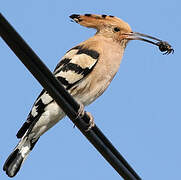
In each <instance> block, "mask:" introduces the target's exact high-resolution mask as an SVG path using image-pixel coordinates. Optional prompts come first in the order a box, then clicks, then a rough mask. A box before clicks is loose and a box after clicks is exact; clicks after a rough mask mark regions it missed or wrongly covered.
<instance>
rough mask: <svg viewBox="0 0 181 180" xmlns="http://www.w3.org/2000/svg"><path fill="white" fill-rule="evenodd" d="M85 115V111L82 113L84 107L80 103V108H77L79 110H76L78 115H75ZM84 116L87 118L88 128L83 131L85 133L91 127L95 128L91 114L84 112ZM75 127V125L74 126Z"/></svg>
mask: <svg viewBox="0 0 181 180" xmlns="http://www.w3.org/2000/svg"><path fill="white" fill-rule="evenodd" d="M84 114H85V111H84V105H83V104H82V103H80V107H79V110H78V114H77V117H81V118H82V117H83V116H84ZM86 114H87V115H88V116H89V119H90V120H89V127H88V128H87V129H86V130H85V131H86V132H87V131H89V130H90V129H91V128H92V127H94V126H95V123H94V117H93V116H92V114H91V113H90V112H86ZM74 127H75V125H74Z"/></svg>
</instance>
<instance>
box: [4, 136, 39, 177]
mask: <svg viewBox="0 0 181 180" xmlns="http://www.w3.org/2000/svg"><path fill="white" fill-rule="evenodd" d="M37 141H38V139H37V140H36V141H35V142H33V143H32V142H31V141H30V140H29V139H28V137H27V136H26V135H25V136H23V137H22V139H21V140H20V142H19V143H18V145H17V146H16V147H15V149H14V150H13V152H12V153H11V154H10V155H9V157H8V158H7V160H6V162H5V163H4V166H3V170H4V171H6V174H7V175H8V176H9V177H14V176H15V175H16V174H17V172H18V171H19V169H20V168H21V166H22V164H23V162H24V161H25V159H26V158H27V156H28V155H29V153H30V151H31V150H32V149H33V147H34V145H35V144H36V142H37Z"/></svg>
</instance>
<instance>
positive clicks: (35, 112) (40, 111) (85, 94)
mask: <svg viewBox="0 0 181 180" xmlns="http://www.w3.org/2000/svg"><path fill="white" fill-rule="evenodd" d="M70 17H71V18H72V19H74V20H75V21H76V22H78V23H80V24H81V23H82V24H81V25H83V26H87V27H91V26H90V25H91V23H92V24H93V26H92V27H93V28H96V27H99V26H100V25H101V23H103V22H104V24H102V26H101V28H102V30H103V31H102V30H101V29H98V28H97V29H98V32H97V33H96V35H95V36H93V37H91V38H90V39H88V40H86V41H84V42H82V43H80V44H79V45H78V46H76V47H74V48H72V49H70V50H69V51H68V52H67V53H66V54H65V56H64V57H63V58H62V59H61V61H60V62H59V63H58V65H57V66H56V68H55V70H54V75H55V77H56V78H57V79H58V80H59V81H60V82H61V83H62V84H63V86H64V87H65V88H66V89H67V90H68V92H69V93H70V94H71V95H72V96H73V97H74V98H75V99H76V100H77V101H78V102H79V103H80V104H83V105H88V104H90V103H91V102H93V101H94V100H95V99H96V98H97V97H99V96H100V95H101V94H102V93H103V92H104V91H105V90H106V88H107V87H108V85H109V84H110V82H111V80H112V79H113V77H114V75H115V74H116V72H117V71H118V68H119V65H120V62H121V59H122V56H123V53H124V49H125V47H126V44H127V40H123V39H121V38H120V40H119V39H116V37H119V36H117V34H116V33H117V32H115V31H114V28H115V27H117V26H120V28H121V27H122V26H123V25H124V26H125V28H124V26H123V30H124V31H125V32H131V29H130V27H129V25H127V23H124V22H123V21H122V20H120V19H118V18H116V17H113V16H107V17H106V16H105V15H104V16H101V15H100V16H98V15H87V14H85V15H82V16H79V15H72V16H70ZM99 21H100V22H101V23H99ZM99 28H100V27H99ZM115 35H116V36H115ZM64 116H65V113H64V112H63V111H62V109H61V108H60V107H59V106H58V105H57V104H56V102H55V101H54V100H53V99H52V98H51V97H50V96H49V94H48V93H47V92H46V91H45V90H43V91H42V92H41V93H40V95H39V97H38V98H37V100H36V101H35V103H34V105H33V107H32V109H31V111H30V113H29V115H28V118H27V120H26V122H25V123H24V124H23V126H22V127H21V128H20V130H19V131H18V133H17V137H18V138H20V142H19V143H18V145H17V146H16V147H15V149H14V151H13V152H12V153H11V155H10V156H9V157H8V159H7V160H6V162H5V164H4V167H3V169H4V171H6V173H7V175H8V176H9V177H13V176H15V175H16V174H17V172H18V171H19V169H20V167H21V165H22V164H23V162H24V160H25V159H26V157H27V156H28V154H29V152H30V151H31V150H32V149H33V147H34V145H35V144H36V142H37V141H38V139H39V137H40V136H41V135H42V134H43V133H45V132H46V131H47V130H48V129H49V128H51V127H52V126H53V125H55V124H56V123H57V122H58V121H59V120H61V119H62V118H63V117H64Z"/></svg>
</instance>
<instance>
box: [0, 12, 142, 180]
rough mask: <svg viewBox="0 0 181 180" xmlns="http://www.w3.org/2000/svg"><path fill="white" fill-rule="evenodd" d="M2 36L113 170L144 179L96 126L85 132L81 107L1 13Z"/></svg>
mask: <svg viewBox="0 0 181 180" xmlns="http://www.w3.org/2000/svg"><path fill="white" fill-rule="evenodd" d="M0 35H1V37H2V39H3V40H4V41H5V42H6V43H7V44H8V46H9V47H10V48H11V50H12V51H13V52H14V53H15V54H16V56H18V58H19V59H20V60H21V62H22V63H23V64H24V65H25V66H26V67H27V69H28V70H29V71H30V72H31V73H32V74H33V76H34V77H35V78H36V79H37V80H38V81H39V83H40V84H41V85H42V86H43V87H44V88H45V89H46V90H47V92H48V93H49V94H50V95H51V96H52V98H54V100H55V101H56V102H57V104H58V105H59V106H60V107H61V108H62V109H63V111H64V112H65V113H66V114H67V116H68V117H69V118H70V119H71V120H72V122H73V123H74V124H75V125H76V126H77V127H78V128H79V130H80V131H81V132H82V133H83V134H84V136H86V137H87V139H88V140H89V141H90V142H91V143H92V144H93V145H94V147H95V148H96V149H97V150H98V151H99V152H100V153H101V154H102V155H103V157H104V158H105V159H106V160H107V161H108V162H109V163H110V164H111V165H112V167H113V168H114V169H115V170H116V171H117V172H118V173H119V175H121V176H122V177H123V178H124V179H126V180H140V179H141V178H140V177H139V176H138V175H137V174H136V172H135V171H134V170H133V169H132V168H131V166H130V165H129V164H128V163H127V162H126V160H125V159H124V158H123V157H122V156H121V154H120V153H119V152H118V151H117V150H116V148H115V147H114V146H113V145H112V144H111V142H110V141H109V140H108V139H107V138H106V137H105V135H104V134H103V133H102V132H101V131H100V129H99V128H98V127H97V126H96V125H95V127H93V128H92V129H91V130H90V131H85V129H87V127H88V122H89V117H88V116H87V114H86V113H85V115H84V116H83V117H82V118H80V117H77V114H78V110H79V107H80V106H79V104H78V103H77V102H76V101H75V100H74V99H73V98H72V96H71V95H70V94H69V93H68V92H67V91H66V90H65V89H64V87H63V86H62V85H61V83H60V82H59V81H58V80H57V79H56V78H55V77H54V75H53V74H52V73H51V72H50V70H49V69H48V68H47V67H46V66H45V64H44V63H43V62H42V61H41V60H40V58H39V57H38V56H37V55H36V54H35V53H34V52H33V50H32V49H31V48H30V47H29V46H28V44H27V43H26V42H25V41H24V40H23V39H22V38H21V36H20V35H19V34H18V33H17V32H16V31H15V30H14V28H13V27H12V26H11V25H10V24H9V23H8V21H7V20H6V19H5V18H4V17H3V15H2V14H1V13H0Z"/></svg>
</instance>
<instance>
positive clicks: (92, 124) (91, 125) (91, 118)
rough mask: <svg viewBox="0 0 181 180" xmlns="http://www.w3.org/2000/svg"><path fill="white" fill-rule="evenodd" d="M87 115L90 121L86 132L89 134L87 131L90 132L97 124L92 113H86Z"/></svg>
mask: <svg viewBox="0 0 181 180" xmlns="http://www.w3.org/2000/svg"><path fill="white" fill-rule="evenodd" d="M86 113H87V115H88V116H89V119H90V120H89V127H88V128H87V129H86V130H85V131H86V132H87V131H90V130H91V129H92V128H93V127H94V126H95V122H94V117H93V116H92V114H91V113H90V112H86Z"/></svg>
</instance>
